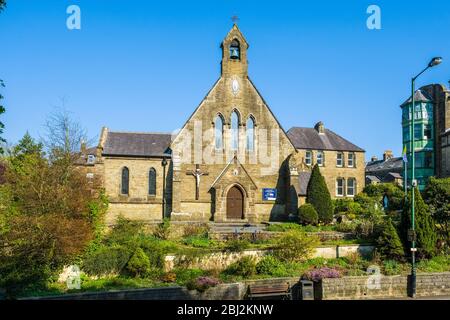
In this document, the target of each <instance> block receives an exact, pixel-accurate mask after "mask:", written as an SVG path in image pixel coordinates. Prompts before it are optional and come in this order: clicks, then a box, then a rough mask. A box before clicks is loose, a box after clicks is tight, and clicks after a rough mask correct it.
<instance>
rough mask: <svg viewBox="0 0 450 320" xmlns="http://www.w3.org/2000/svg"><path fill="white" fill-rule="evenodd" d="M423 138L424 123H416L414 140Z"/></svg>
mask: <svg viewBox="0 0 450 320" xmlns="http://www.w3.org/2000/svg"><path fill="white" fill-rule="evenodd" d="M417 140H422V125H421V124H415V125H414V141H417Z"/></svg>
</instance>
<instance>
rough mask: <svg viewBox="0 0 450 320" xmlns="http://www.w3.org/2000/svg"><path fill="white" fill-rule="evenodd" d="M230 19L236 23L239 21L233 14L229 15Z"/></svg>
mask: <svg viewBox="0 0 450 320" xmlns="http://www.w3.org/2000/svg"><path fill="white" fill-rule="evenodd" d="M231 21H233V23H234V24H237V23H238V21H239V17H238V16H236V15H234V16H232V17H231Z"/></svg>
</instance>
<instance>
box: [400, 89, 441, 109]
mask: <svg viewBox="0 0 450 320" xmlns="http://www.w3.org/2000/svg"><path fill="white" fill-rule="evenodd" d="M414 101H415V102H431V101H433V100H432V99H431V98H430V96H429V95H428V94H427V93H426V92H425V91H422V90H420V89H419V90H416V92H415V93H414ZM409 103H411V97H409V98H408V99H407V100H406V101H405V102H403V103H402V104H401V105H400V107H401V108H403V107H404V106H405V105H407V104H409Z"/></svg>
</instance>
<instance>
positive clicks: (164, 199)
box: [161, 157, 167, 220]
mask: <svg viewBox="0 0 450 320" xmlns="http://www.w3.org/2000/svg"><path fill="white" fill-rule="evenodd" d="M161 165H162V167H163V192H162V193H163V194H162V218H163V220H164V218H165V217H166V166H167V160H166V158H165V157H164V158H163V160H162V161H161Z"/></svg>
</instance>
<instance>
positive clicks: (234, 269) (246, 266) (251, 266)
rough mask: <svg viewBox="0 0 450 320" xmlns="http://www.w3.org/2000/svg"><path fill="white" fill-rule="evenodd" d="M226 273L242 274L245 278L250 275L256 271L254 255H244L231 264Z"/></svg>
mask: <svg viewBox="0 0 450 320" xmlns="http://www.w3.org/2000/svg"><path fill="white" fill-rule="evenodd" d="M225 273H227V274H230V275H236V276H242V277H244V278H247V277H250V276H252V275H254V274H255V273H256V262H255V259H254V258H253V257H248V256H246V257H242V258H241V259H239V260H238V261H236V262H234V263H232V264H230V265H229V266H228V267H227V268H226V269H225Z"/></svg>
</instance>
